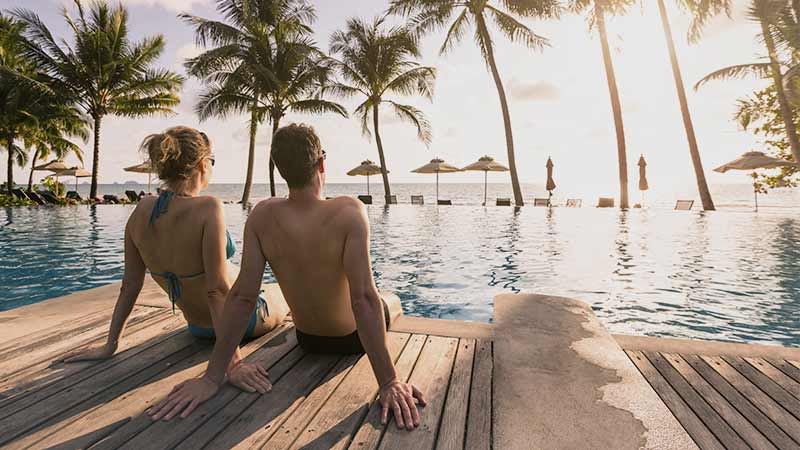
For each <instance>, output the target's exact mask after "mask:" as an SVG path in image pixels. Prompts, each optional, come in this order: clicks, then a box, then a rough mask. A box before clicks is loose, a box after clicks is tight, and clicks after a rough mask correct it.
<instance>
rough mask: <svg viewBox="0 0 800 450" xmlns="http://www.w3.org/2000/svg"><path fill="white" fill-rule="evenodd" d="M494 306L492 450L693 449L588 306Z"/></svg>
mask: <svg viewBox="0 0 800 450" xmlns="http://www.w3.org/2000/svg"><path fill="white" fill-rule="evenodd" d="M494 305H495V310H494V314H495V316H494V317H495V344H494V352H495V354H494V367H495V371H494V383H493V386H494V402H493V403H494V405H495V412H494V432H493V435H494V436H493V439H494V448H501V449H504V450H517V449H520V450H522V449H526V450H527V449H530V448H541V449H570V450H571V449H577V448H580V449H615V450H624V449H640V448H648V449H696V448H697V446H696V445H695V443H694V441H692V439H691V438H690V437H689V435H688V434H687V433H686V431H685V430H684V429H683V427H682V426H681V425H680V424H679V423H678V421H677V420H676V419H675V417H674V416H673V415H672V413H670V411H669V409H667V407H666V406H665V405H664V403H663V402H662V401H661V400H660V398H659V397H658V395H657V394H656V393H655V391H653V389H652V388H651V387H650V385H649V384H648V383H647V381H646V380H645V379H644V377H642V376H641V374H640V373H639V371H638V370H637V369H636V367H635V366H634V365H633V363H632V362H631V361H630V359H629V358H628V357H627V355H626V354H625V352H624V351H623V350H622V349H621V348H620V346H619V345H618V344H617V342H616V341H615V340H614V338H612V337H611V335H610V334H609V333H608V332H607V331H606V330H605V328H604V327H603V326H602V325H601V323H600V321H599V320H598V319H597V317H596V316H595V315H594V313H593V312H592V311H591V309H590V308H589V306H588V305H586V304H585V303H583V302H581V301H578V300H574V299H568V298H563V297H550V296H544V295H529V294H517V295H514V294H504V295H499V296H497V297H495V299H494ZM521 430H525V431H524V432H522V431H521Z"/></svg>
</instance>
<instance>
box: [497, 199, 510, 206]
mask: <svg viewBox="0 0 800 450" xmlns="http://www.w3.org/2000/svg"><path fill="white" fill-rule="evenodd" d="M495 206H511V199H510V198H498V199H497V202H495Z"/></svg>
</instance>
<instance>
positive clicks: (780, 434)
mask: <svg viewBox="0 0 800 450" xmlns="http://www.w3.org/2000/svg"><path fill="white" fill-rule="evenodd" d="M682 356H683V359H684V360H685V361H686V362H687V363H688V364H689V365H690V366H692V368H693V369H694V370H695V372H697V373H698V374H699V375H700V376H702V377H703V379H704V380H705V381H707V382H708V383H709V384H710V385H711V386H713V387H714V389H716V391H717V392H719V393H720V394H721V395H722V396H723V397H725V399H726V400H727V401H728V402H729V403H730V404H731V405H733V406H734V408H736V410H737V411H738V412H739V413H741V414H742V415H743V416H745V417H746V418H747V420H749V421H750V423H752V424H753V426H755V427H756V428H757V429H758V430H759V431H760V432H761V434H763V435H764V436H766V437H767V439H769V440H770V442H772V443H773V444H775V445H776V446H777V447H778V448H781V449H783V448H792V447H793V446H794V445H796V443H795V442H794V441H793V440H792V438H791V437H789V435H788V434H786V433H785V432H784V431H783V430H781V428H780V427H779V426H777V425H775V423H774V422H773V421H772V419H770V418H769V417H767V415H766V414H764V413H763V412H762V411H761V410H760V409H759V408H757V407H756V406H754V405H753V404H752V403H751V402H750V401H748V399H747V398H745V397H744V396H743V395H742V394H741V393H740V392H739V391H737V390H736V388H734V387H733V386H732V385H731V384H730V383H728V381H726V380H725V378H723V377H722V376H721V375H720V374H719V373H718V372H717V371H716V370H714V369H712V368H711V366H709V365H708V363H706V361H705V360H703V359H702V358H700V356H698V355H682Z"/></svg>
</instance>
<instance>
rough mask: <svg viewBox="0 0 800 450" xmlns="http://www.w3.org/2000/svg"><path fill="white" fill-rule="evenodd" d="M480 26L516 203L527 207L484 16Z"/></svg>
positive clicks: (506, 106)
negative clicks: (495, 95)
mask: <svg viewBox="0 0 800 450" xmlns="http://www.w3.org/2000/svg"><path fill="white" fill-rule="evenodd" d="M476 21H477V25H478V30H479V31H478V32H479V33H480V34H481V36H482V39H483V41H484V42H485V43H486V59H487V62H488V63H489V69H491V72H492V78H494V84H495V86H496V87H497V96H498V97H500V109H501V110H502V111H503V126H504V127H505V132H506V149H507V150H508V168H509V169H510V173H511V188H512V189H513V191H514V203H515V204H516V205H517V206H523V205H525V201H524V200H523V198H522V189H521V188H520V185H519V176H518V175H517V162H516V160H515V158H514V136H513V134H512V132H511V114H510V113H509V112H508V101H507V100H506V91H505V89H504V88H503V80H502V79H501V78H500V72H498V70H497V63H496V62H495V60H494V49H493V48H492V45H493V44H492V40H491V37H489V31H488V29H487V28H486V22H485V21H484V19H483V15H480V14H478V15H476Z"/></svg>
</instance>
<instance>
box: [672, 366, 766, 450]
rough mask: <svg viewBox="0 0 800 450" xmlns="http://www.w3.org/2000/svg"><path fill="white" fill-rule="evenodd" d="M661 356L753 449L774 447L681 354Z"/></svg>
mask: <svg viewBox="0 0 800 450" xmlns="http://www.w3.org/2000/svg"><path fill="white" fill-rule="evenodd" d="M662 356H663V357H664V359H666V360H667V361H668V362H669V363H670V364H671V365H672V367H673V368H674V369H675V370H677V371H678V373H680V374H681V376H682V377H683V379H685V380H686V381H687V382H688V383H689V384H690V385H691V386H692V388H694V390H695V391H696V392H697V394H698V395H700V397H702V398H703V400H705V401H706V402H707V403H708V404H709V405H710V406H711V407H712V408H714V411H716V412H717V414H719V415H720V417H722V418H723V419H724V420H725V422H726V423H728V424H729V425H730V426H731V428H733V429H734V430H735V431H736V433H737V434H738V435H739V436H741V437H742V439H744V441H745V442H747V445H749V446H750V447H751V448H753V449H754V450H757V449H776V447H775V446H774V445H772V443H771V442H770V441H769V440H768V439H767V438H766V437H764V435H763V434H761V432H759V431H758V429H757V428H756V427H754V426H753V425H752V424H751V423H750V422H749V421H748V420H747V418H746V417H744V416H743V415H742V414H740V413H739V412H738V411H737V410H736V408H735V407H734V406H733V405H731V404H730V402H728V401H727V400H725V397H723V396H722V395H721V394H720V393H719V392H717V390H716V389H714V387H713V386H711V385H710V384H709V383H708V382H707V381H706V380H705V379H703V377H702V376H700V375H699V374H698V373H697V372H696V371H695V370H694V369H693V368H692V366H691V365H689V363H687V362H686V361H685V360H684V359H683V358H682V357H681V355H677V354H668V353H663V354H662Z"/></svg>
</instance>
